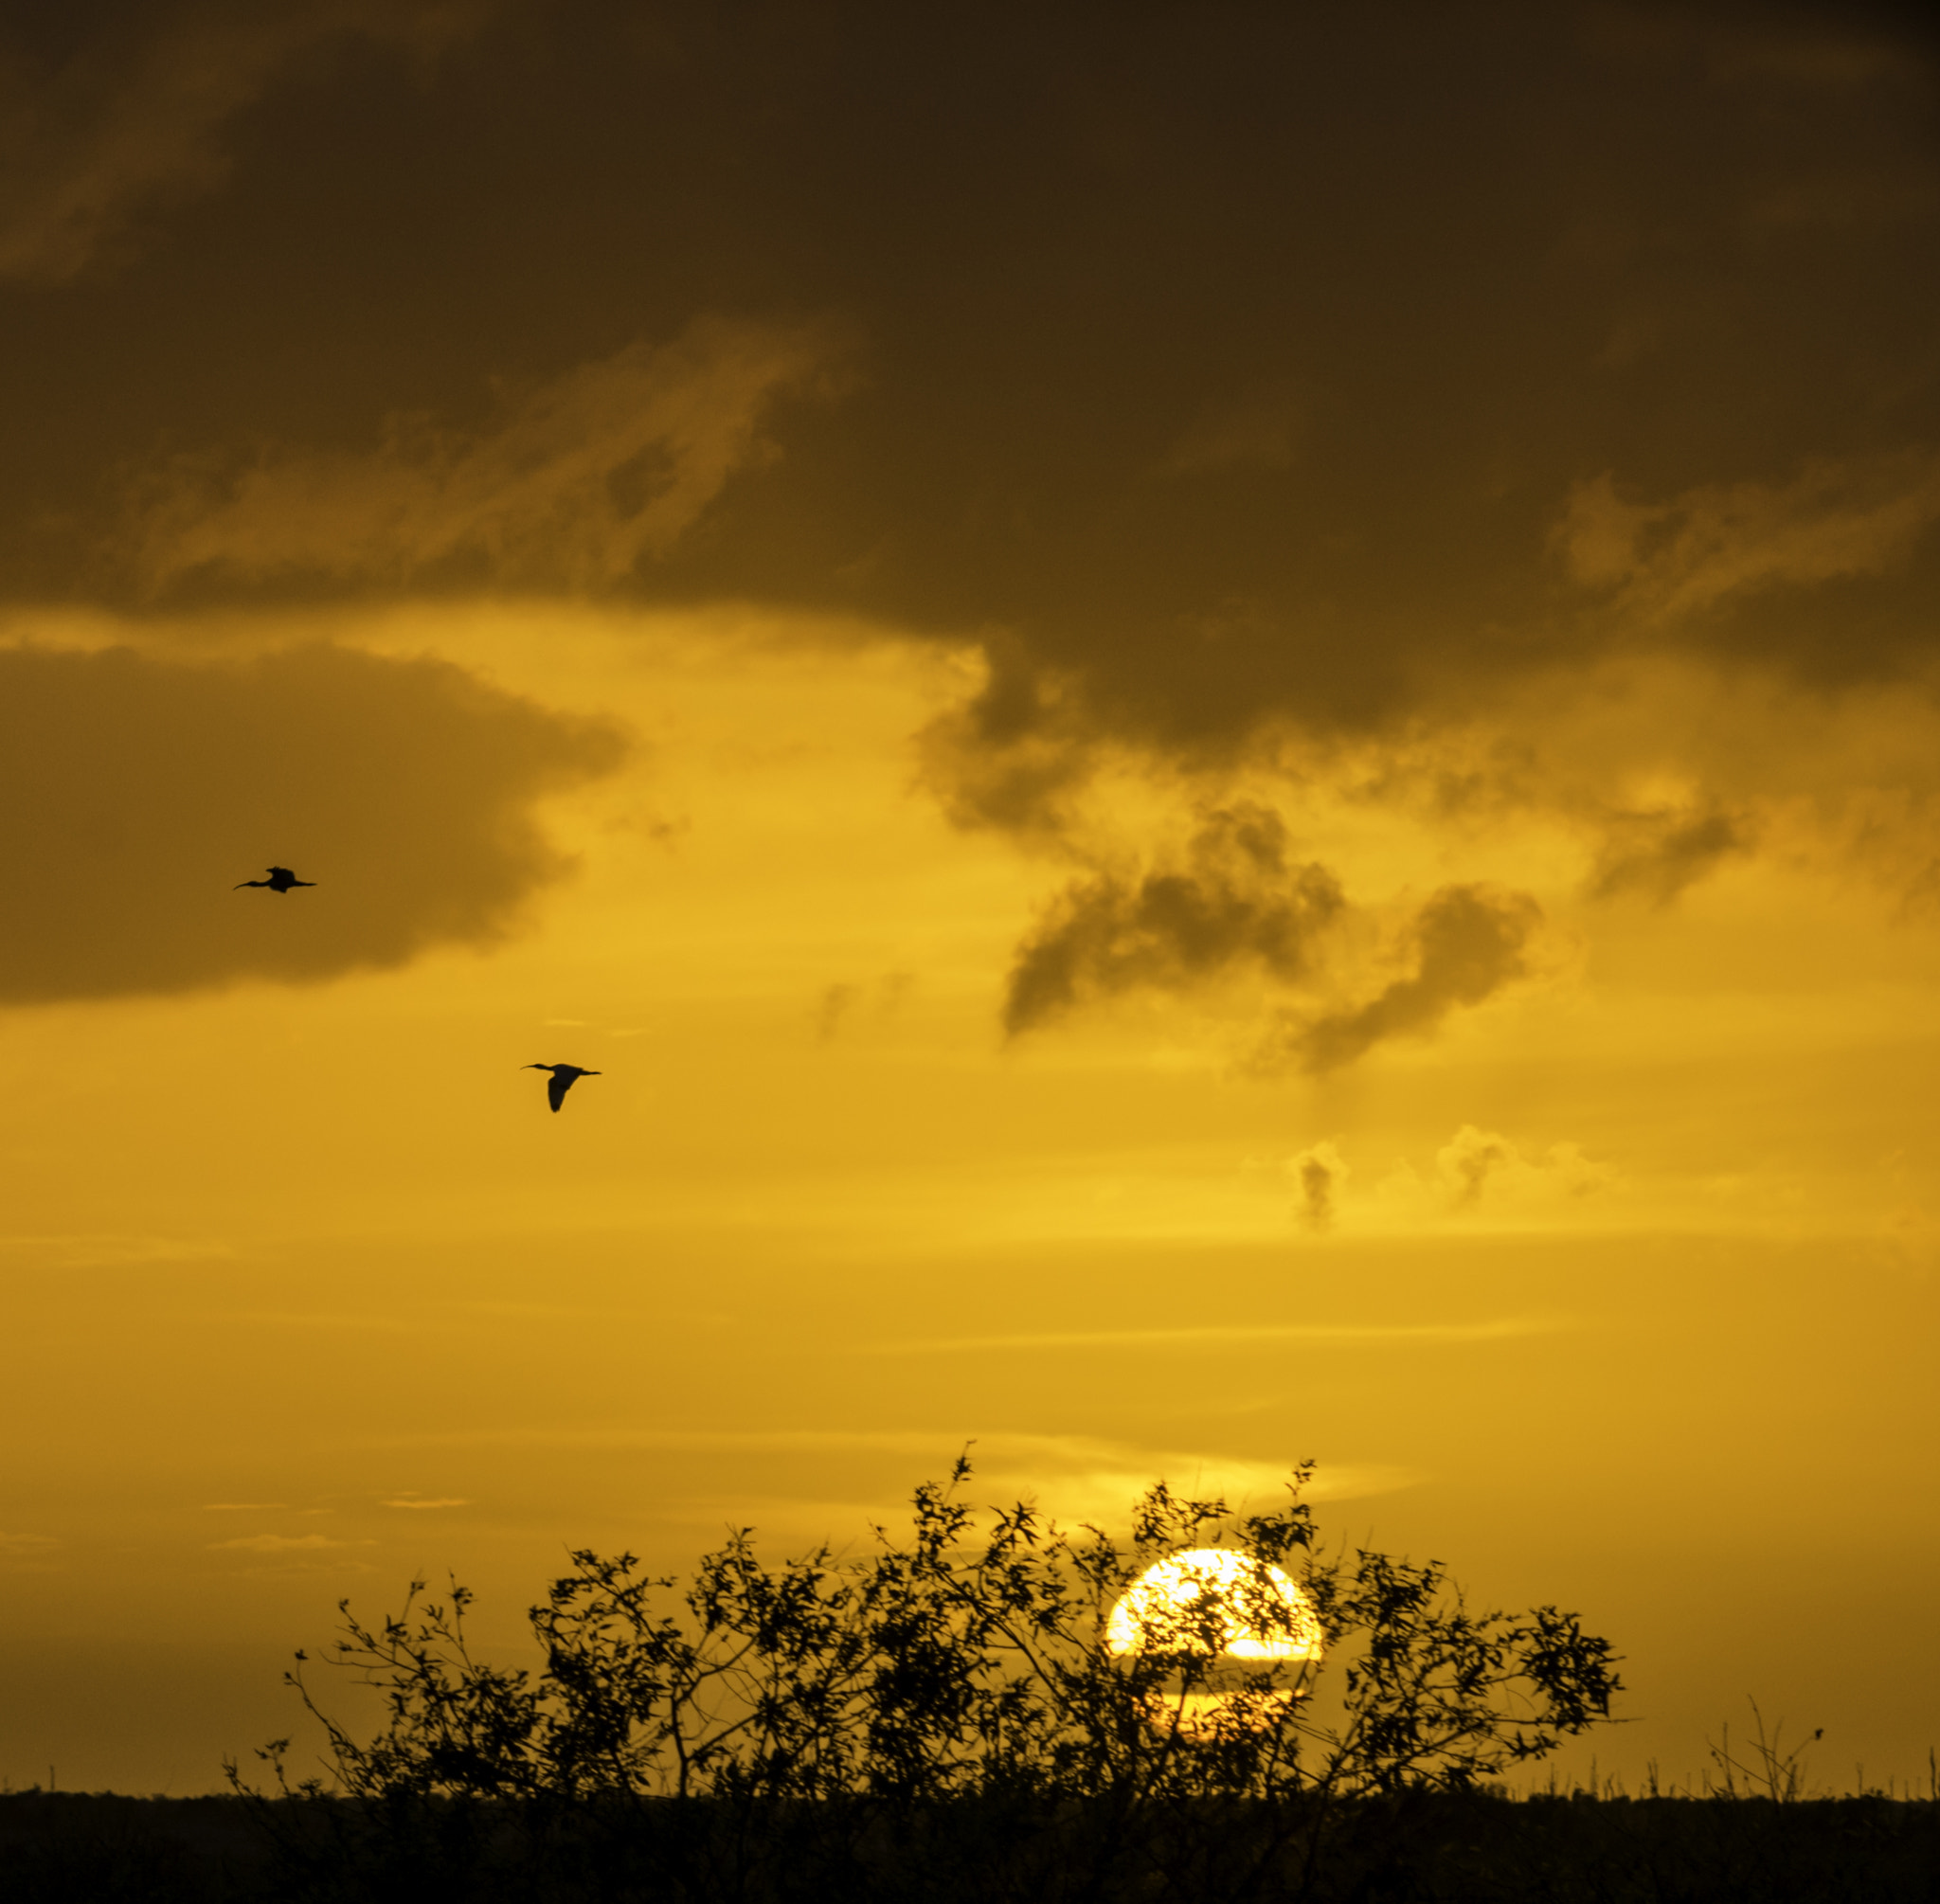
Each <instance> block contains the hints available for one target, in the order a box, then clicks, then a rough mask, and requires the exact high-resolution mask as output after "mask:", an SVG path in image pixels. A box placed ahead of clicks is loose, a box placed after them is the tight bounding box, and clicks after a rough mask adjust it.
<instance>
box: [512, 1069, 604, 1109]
mask: <svg viewBox="0 0 1940 1904" xmlns="http://www.w3.org/2000/svg"><path fill="white" fill-rule="evenodd" d="M521 1069H524V1070H529V1071H550V1072H551V1073H552V1075H551V1076H550V1077H549V1078H548V1079H547V1080H546V1096H547V1099H548V1102H549V1103H550V1104H551V1105H552V1108H553V1109H554V1110H557V1109H558V1108H559V1107H560V1105H563V1104H564V1103H565V1102H566V1092H567V1091H569V1090H571V1089H572V1087H573V1086H574V1085H576V1084H578V1083H579V1081H580V1080H581V1079H582V1078H597V1077H598V1076H599V1075H600V1073H599V1072H598V1071H589V1070H587V1069H585V1067H584V1066H583V1065H525V1066H522V1067H521Z"/></svg>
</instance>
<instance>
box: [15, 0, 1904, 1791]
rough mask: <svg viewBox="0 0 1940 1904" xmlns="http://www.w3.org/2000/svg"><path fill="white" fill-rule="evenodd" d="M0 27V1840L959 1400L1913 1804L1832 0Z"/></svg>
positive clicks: (1897, 1088) (1894, 1037)
mask: <svg viewBox="0 0 1940 1904" xmlns="http://www.w3.org/2000/svg"><path fill="white" fill-rule="evenodd" d="M9 17H10V20H11V21H12V24H11V25H10V26H9V29H8V32H9V38H7V39H6V41H5V42H4V43H0V118H4V123H5V124H6V125H7V126H8V128H9V130H8V132H7V134H6V135H5V137H6V141H7V142H6V144H5V145H4V146H0V339H4V347H5V362H6V364H7V366H8V370H9V383H10V388H9V404H8V428H7V430H6V432H5V433H4V436H0V890H4V891H5V892H6V893H7V895H8V897H9V923H8V925H7V929H6V931H5V933H4V934H0V1069H4V1085H5V1089H4V1090H0V1170H4V1174H5V1176H4V1180H5V1187H6V1200H5V1214H4V1217H0V1278H4V1282H5V1289H6V1301H5V1314H6V1317H7V1324H6V1329H5V1334H4V1338H0V1349H4V1354H5V1357H6V1367H7V1378H6V1380H5V1382H4V1383H0V1419H4V1423H5V1429H4V1434H5V1446H6V1448H7V1452H8V1459H7V1461H6V1464H5V1470H4V1473H5V1478H4V1480H0V1605H4V1607H5V1608H6V1618H5V1620H4V1622H0V1777H4V1778H5V1779H9V1780H10V1781H11V1782H12V1783H14V1784H15V1785H20V1784H27V1783H31V1782H33V1781H34V1780H37V1779H42V1778H44V1777H45V1772H46V1768H47V1767H48V1765H49V1764H50V1763H52V1764H53V1765H55V1767H56V1768H57V1770H58V1774H59V1778H60V1782H61V1783H62V1784H63V1786H67V1787H104V1786H113V1787H117V1788H119V1789H123V1790H149V1789H159V1788H163V1787H167V1788H170V1789H172V1790H174V1791H177V1792H182V1791H190V1790H199V1789H204V1788H207V1787H210V1786H211V1785H213V1784H214V1783H215V1782H216V1779H217V1776H218V1761H219V1759H220V1757H221V1755H222V1753H223V1752H224V1751H231V1752H235V1751H243V1752H246V1751H247V1750H248V1749H249V1748H250V1747H251V1746H252V1745H254V1744H257V1743H260V1741H261V1740H262V1739H264V1738H267V1737H269V1736H271V1735H273V1734H275V1733H280V1732H285V1731H288V1730H289V1729H290V1727H291V1723H292V1720H291V1715H290V1714H289V1712H288V1710H287V1703H286V1699H285V1697H284V1696H283V1695H282V1694H281V1693H280V1692H279V1690H278V1685H277V1678H278V1671H279V1669H280V1666H281V1663H282V1662H283V1660H284V1658H285V1657H286V1655H287V1654H288V1652H289V1651H290V1650H291V1649H293V1648H294V1647H296V1646H297V1645H304V1644H308V1645H312V1646H314V1645H315V1644H318V1643H319V1642H321V1641H324V1640H325V1639H327V1638H328V1637H329V1635H330V1632H331V1630H332V1622H333V1618H334V1614H333V1608H334V1603H335V1601H336V1600H337V1599H338V1598H339V1597H340V1596H342V1595H345V1594H350V1595H351V1596H352V1597H353V1598H354V1599H355V1601H356V1602H357V1604H358V1605H359V1606H360V1608H364V1609H366V1610H367V1611H368V1610H375V1609H376V1608H380V1607H384V1606H387V1605H390V1604H393V1603H394V1602H395V1601H396V1600H397V1599H398V1597H399V1596H400V1593H401V1591H402V1589H403V1586H404V1583H405V1582H406V1581H407V1580H408V1579H409V1578H410V1577H411V1575H412V1574H413V1572H419V1571H425V1572H430V1573H431V1574H432V1576H433V1577H434V1578H436V1577H440V1576H441V1575H442V1573H443V1572H444V1571H445V1570H446V1569H452V1570H456V1571H457V1572H458V1573H459V1575H460V1576H461V1577H462V1578H464V1579H466V1580H468V1581H470V1582H471V1583H472V1584H473V1585H475V1586H476V1588H478V1589H479V1590H480V1592H481V1595H482V1597H483V1608H482V1612H481V1628H482V1631H483V1632H484V1634H485V1637H486V1639H487V1641H488V1642H490V1643H496V1644H504V1645H506V1646H508V1647H510V1646H511V1645H512V1644H514V1643H515V1641H516V1636H517V1631H518V1626H519V1617H520V1614H521V1612H522V1610H523V1608H525V1607H526V1605H528V1604H529V1603H530V1600H531V1599H532V1598H534V1597H535V1596H536V1595H537V1594H538V1592H539V1591H540V1590H541V1589H542V1588H543V1586H544V1584H545V1582H546V1581H547V1580H548V1579H549V1578H550V1577H551V1575H552V1573H553V1572H557V1571H559V1569H560V1566H561V1564H562V1563H563V1560H564V1557H565V1553H566V1549H567V1548H568V1547H572V1546H582V1545H594V1546H602V1547H608V1548H619V1547H621V1546H626V1547H631V1548H632V1549H633V1550H635V1551H636V1552H638V1553H642V1554H645V1555H646V1556H648V1558H649V1559H650V1560H651V1561H652V1562H653V1563H654V1565H655V1566H656V1568H659V1569H666V1570H674V1569H677V1568H679V1567H681V1566H683V1565H684V1564H685V1563H686V1562H687V1561H689V1560H690V1559H691V1558H692V1556H693V1555H695V1554H698V1553H699V1552H700V1551H701V1550H702V1549H703V1548H704V1547H705V1546H706V1545H708V1544H710V1542H712V1541H713V1540H714V1539H715V1538H716V1537H717V1536H718V1535H719V1533H720V1531H721V1530H722V1528H723V1527H724V1526H725V1525H727V1524H730V1523H731V1524H733V1525H737V1526H738V1525H745V1524H753V1525H755V1526H757V1527H759V1528H760V1529H761V1530H763V1536H764V1537H765V1538H766V1539H767V1540H768V1541H769V1542H770V1543H771V1544H772V1546H773V1547H774V1548H775V1549H777V1550H782V1549H789V1548H799V1547H800V1546H802V1545H804V1544H808V1543H811V1542H813V1541H815V1540H817V1539H820V1538H823V1537H834V1538H836V1539H840V1540H848V1539H852V1538H855V1537H858V1536H861V1535H862V1533H863V1530H864V1528H865V1525H866V1523H867V1522H868V1520H869V1519H871V1518H881V1517H882V1516H884V1515H887V1514H889V1513H892V1512H893V1511H894V1510H895V1506H896V1503H897V1501H898V1500H899V1499H901V1498H902V1497H903V1496H904V1495H905V1494H906V1493H907V1489H908V1487H909V1486H910V1485H911V1484H912V1483H913V1482H916V1481H917V1480H919V1479H923V1478H927V1477H933V1476H938V1475H941V1474H942V1473H943V1472H944V1471H945V1468H946V1464H947V1463H948V1462H949V1460H950V1459H951V1457H952V1456H953V1455H954V1454H955V1453H956V1451H957V1449H958V1448H959V1447H960V1446H961V1445H962V1444H963V1443H964V1442H965V1441H968V1440H973V1439H974V1441H975V1442H976V1447H975V1450H974V1459H975V1461H976V1463H977V1467H978V1478H977V1484H978V1486H979V1488H980V1489H982V1490H984V1491H985V1492H986V1493H987V1494H988V1495H989V1497H990V1498H992V1499H997V1498H998V1497H1005V1498H1014V1497H1015V1495H1016V1494H1018V1493H1019V1492H1030V1493H1034V1494H1035V1495H1036V1496H1037V1497H1038V1498H1040V1499H1041V1500H1043V1501H1044V1502H1045V1503H1046V1504H1047V1505H1049V1506H1051V1507H1052V1508H1053V1509H1055V1510H1057V1511H1058V1512H1060V1513H1064V1514H1068V1515H1073V1516H1084V1517H1092V1518H1095V1517H1101V1516H1103V1517H1106V1518H1109V1517H1111V1516H1113V1515H1115V1514H1117V1513H1119V1512H1121V1511H1122V1509H1123V1504H1124V1503H1125V1502H1126V1501H1127V1500H1129V1499H1130V1497H1131V1496H1132V1495H1133V1494H1134V1493H1136V1492H1137V1491H1138V1490H1139V1488H1140V1487H1141V1486H1142V1485H1143V1484H1144V1483H1145V1482H1148V1481H1150V1480H1153V1479H1156V1478H1158V1477H1159V1476H1163V1477H1165V1478H1166V1479H1168V1480H1170V1481H1172V1482H1175V1483H1176V1484H1179V1485H1187V1484H1193V1483H1198V1484H1202V1485H1205V1486H1208V1487H1224V1488H1227V1489H1229V1490H1230V1491H1231V1492H1232V1493H1233V1494H1234V1495H1235V1497H1237V1496H1241V1495H1250V1496H1252V1497H1254V1498H1259V1497H1261V1496H1263V1495H1264V1494H1266V1492H1267V1491H1269V1490H1270V1489H1272V1488H1273V1487H1274V1485H1275V1484H1276V1478H1277V1477H1279V1476H1280V1475H1283V1474H1284V1471H1285V1470H1286V1469H1287V1468H1288V1467H1289V1466H1290V1465H1291V1464H1293V1463H1295V1462H1297V1461H1299V1460H1302V1459H1303V1458H1307V1457H1312V1458H1314V1459H1316V1460H1317V1461H1318V1462H1319V1463H1320V1480H1319V1489H1318V1491H1319V1494H1320V1498H1321V1505H1322V1518H1323V1520H1324V1522H1325V1524H1326V1526H1327V1527H1328V1529H1329V1530H1330V1531H1331V1532H1332V1533H1333V1534H1334V1535H1336V1536H1342V1537H1347V1538H1351V1539H1356V1540H1359V1539H1366V1538H1370V1537H1372V1538H1373V1540H1374V1541H1375V1542H1376V1543H1377V1544H1380V1545H1384V1546H1388V1547H1392V1548H1394V1549H1397V1550H1401V1551H1406V1552H1409V1553H1411V1554H1414V1555H1416V1556H1417V1557H1426V1556H1428V1555H1430V1554H1432V1555H1434V1556H1436V1557H1439V1558H1442V1559H1445V1560H1446V1561H1447V1562H1448V1563H1449V1564H1450V1565H1451V1567H1452V1568H1453V1570H1454V1572H1455V1573H1456V1575H1457V1576H1458V1577H1459V1578H1461V1579H1463V1580H1464V1582H1466V1583H1467V1584H1468V1585H1469V1586H1470V1587H1471V1589H1472V1590H1474V1591H1475V1593H1476V1594H1477V1595H1478V1596H1479V1597H1481V1598H1482V1599H1485V1600H1488V1601H1492V1602H1497V1601H1500V1602H1507V1603H1510V1604H1515V1605H1526V1604H1529V1603H1531V1602H1536V1601H1542V1602H1548V1601H1556V1602H1560V1603H1561V1604H1563V1605H1565V1606H1568V1607H1572V1608H1577V1609H1579V1610H1580V1611H1581V1612H1582V1614H1583V1615H1584V1617H1585V1620H1586V1624H1588V1625H1589V1626H1590V1628H1591V1629H1592V1630H1594V1631H1598V1632H1603V1633H1606V1634H1608V1636H1609V1637H1610V1638H1611V1639H1612V1640H1613V1641H1614V1642H1615V1644H1617V1646H1618V1648H1619V1650H1621V1651H1622V1652H1623V1653H1625V1654H1626V1656H1627V1663H1626V1668H1625V1674H1626V1679H1627V1681H1628V1682H1629V1684H1630V1686H1631V1687H1632V1691H1631V1692H1630V1694H1629V1695H1628V1696H1627V1697H1626V1702H1625V1707H1624V1710H1625V1713H1626V1716H1628V1717H1630V1718H1631V1719H1632V1720H1633V1721H1634V1722H1633V1723H1632V1724H1630V1725H1629V1726H1627V1727H1626V1728H1624V1729H1623V1730H1622V1731H1620V1732H1613V1733H1609V1734H1608V1735H1607V1736H1605V1737H1603V1738H1600V1739H1596V1740H1594V1741H1592V1744H1593V1747H1594V1750H1595V1751H1596V1752H1597V1754H1598V1758H1599V1762H1600V1763H1601V1764H1602V1765H1603V1766H1604V1768H1605V1769H1608V1768H1610V1767H1611V1766H1615V1767H1618V1768H1619V1769H1624V1770H1626V1771H1629V1772H1633V1773H1634V1772H1635V1771H1636V1770H1639V1769H1641V1768H1642V1767H1643V1765H1644V1761H1645V1760H1646V1759H1648V1758H1651V1757H1655V1758H1657V1759H1659V1760H1660V1761H1661V1762H1662V1765H1663V1767H1664V1768H1665V1769H1666V1770H1667V1771H1668V1772H1670V1773H1672V1774H1677V1773H1679V1772H1681V1771H1684V1770H1696V1769H1698V1767H1699V1765H1700V1764H1701V1763H1702V1760H1703V1751H1704V1746H1703V1741H1704V1735H1705V1733H1706V1732H1707V1731H1710V1732H1712V1733H1715V1730H1716V1727H1717V1725H1718V1723H1719V1721H1720V1720H1722V1719H1724V1718H1727V1717H1733V1719H1735V1716H1736V1715H1737V1713H1738V1712H1739V1711H1740V1710H1741V1709H1742V1701H1743V1698H1744V1697H1745V1695H1746V1694H1748V1693H1750V1694H1751V1695H1754V1696H1755V1697H1757V1698H1758V1699H1759V1700H1760V1702H1761V1704H1762V1705H1763V1707H1764V1709H1765V1711H1766V1712H1767V1714H1768V1715H1772V1714H1782V1715H1785V1716H1786V1717H1787V1719H1789V1720H1790V1721H1791V1722H1792V1723H1793V1724H1794V1725H1797V1726H1803V1727H1805V1728H1806V1729H1809V1728H1810V1727H1813V1726H1823V1727H1824V1728H1825V1729H1826V1739H1825V1742H1824V1745H1823V1748H1822V1752H1821V1757H1820V1760H1819V1764H1820V1767H1821V1769H1822V1771H1823V1775H1824V1776H1826V1777H1827V1778H1829V1779H1832V1780H1835V1781H1838V1780H1846V1781H1850V1779H1851V1778H1852V1776H1853V1772H1852V1768H1853V1767H1854V1766H1855V1765H1857V1764H1860V1763H1863V1765H1864V1767H1865V1769H1866V1776H1867V1778H1868V1779H1874V1778H1883V1777H1884V1776H1886V1775H1887V1774H1888V1773H1895V1774H1898V1775H1904V1774H1906V1773H1908V1772H1911V1771H1913V1769H1915V1768H1916V1767H1917V1766H1921V1765H1924V1762H1925V1753H1926V1749H1927V1746H1928V1745H1929V1743H1931V1741H1932V1740H1933V1739H1934V1738H1935V1736H1936V1735H1940V1723H1936V1715H1935V1709H1934V1699H1933V1689H1934V1676H1935V1670H1936V1667H1940V1643H1936V1641H1935V1639H1934V1636H1933V1623H1932V1621H1931V1607H1930V1604H1929V1603H1930V1601H1931V1581H1932V1579H1933V1577H1934V1573H1935V1569H1936V1566H1940V1514H1936V1511H1935V1508H1934V1505H1933V1490H1932V1486H1931V1480H1930V1478H1929V1469H1930V1468H1931V1464H1932V1459H1933V1452H1934V1449H1935V1446H1936V1445H1940V1444H1936V1438H1935V1428H1936V1423H1935V1419H1934V1416H1935V1409H1934V1405H1933V1402H1932V1399H1931V1396H1932V1376H1931V1368H1932V1361H1933V1327H1934V1322H1935V1320H1936V1311H1940V1289H1936V1284H1935V1283H1934V1281H1933V1277H1932V1269H1933V1265H1934V1261H1935V1257H1936V1253H1940V1183H1936V1180H1935V1165H1936V1160H1940V1116H1936V1108H1935V1099H1934V1089H1933V1084H1932V1079H1933V1071H1934V1063H1935V1059H1936V1056H1940V982H1936V977H1935V969H1934V961H1935V954H1936V951H1940V840H1936V837H1935V830H1934V821H1935V816H1936V813H1940V696H1936V688H1940V677H1936V672H1935V667H1934V656H1933V646H1934V644H1933V627H1934V613H1935V610H1934V602H1935V599H1936V597H1935V587H1934V584H1935V583H1936V581H1940V327H1936V325H1935V321H1934V313H1935V312H1936V311H1940V228H1936V227H1940V149H1936V139H1935V112H1936V106H1940V42H1936V40H1935V38H1934V37H1933V35H1932V34H1931V31H1930V30H1929V29H1928V28H1927V27H1925V26H1924V25H1923V23H1922V16H1921V15H1920V14H1918V13H1917V12H1915V11H1913V10H1912V9H1895V8H1891V7H1886V6H1875V7H1866V6H1859V5H1854V4H1849V0H1848V4H1841V5H1840V6H1838V7H1831V6H1824V7H1821V6H1814V5H1806V4H1804V0H1800V4H1783V5H1782V4H1769V5H1754V4H1745V5H1727V4H1722V0H1719V4H1710V5H1697V4H1646V0H1608V4H1605V0H1583V4H1574V5H1572V4H1562V5H1558V4H1555V0H1543V4H1540V5H1537V4H1534V0H1531V4H1516V0H1502V4H1482V0H1478V4H1476V5H1473V6H1468V7H1449V6H1447V5H1446V4H1440V0H1437V4H1428V0H1423V3H1422V4H1419V5H1416V4H1405V3H1402V4H1395V5H1393V6H1391V7H1388V8H1384V9H1334V8H1322V7H1319V6H1315V7H1311V8H1309V7H1302V6H1284V5H1279V4H1275V5H1267V4H1266V0H1231V4H1223V5H1215V6H1209V5H1205V4H1197V0H1195V4H1192V5H1186V4H1183V0H1165V4H1159V0H1132V4H1114V5H1112V6H1109V7H1105V6H1092V5H1085V4H1077V0H1072V4H1054V5H1051V6H1045V5H1043V4H1041V0H1039V4H1033V5H1022V4H1019V5H1015V6H1013V5H993V6H988V7H984V8H979V9H971V10H969V11H967V12H959V13H952V14H945V13H940V12H938V11H937V10H936V9H920V8H919V9H910V8H907V7H903V6H896V5H889V4H887V0H885V4H865V0H831V4H824V5H811V4H807V0H787V4H781V0H773V4H756V0H748V4H739V5H735V6H731V7H723V6H718V5H706V6H703V5H700V4H697V0H696V4H692V5H690V4H686V0H670V3H669V4H665V5H654V6H641V5H637V4H624V5H622V4H619V3H618V0H614V4H610V5H608V4H602V0H568V4H566V5H551V6H540V5H537V4H535V0H384V4H374V0H291V4H287V5H282V6H279V7H278V8H276V9H269V10H268V11H267V12H266V11H265V9H261V8H260V6H255V5H249V4H244V0H207V4H183V0H152V4H148V5H144V6H141V7H137V8H129V7H127V6H114V7H110V6H107V5H75V4H72V0H69V4H64V5H63V6H60V7H54V6H46V7H39V6H33V7H27V8H23V9H11V11H10V15H9ZM273 864H274V865H285V866H289V867H293V868H294V869H296V871H297V872H298V873H299V874H300V875H301V876H303V877H304V878H306V879H310V880H314V881H315V882H316V883H315V885H314V888H313V889H308V890H303V891H296V892H291V893H289V894H285V895H278V894H276V893H272V892H267V891H262V890H243V891H238V890H235V889H234V887H235V882H237V881H239V880H243V879H248V878H252V877H258V876H260V874H261V872H262V871H263V869H264V868H266V867H267V866H270V865H273ZM535 1061H538V1062H544V1063H552V1062H570V1063H573V1064H577V1065H581V1066H584V1067H587V1068H589V1069H596V1070H598V1071H599V1072H600V1073H601V1075H600V1076H598V1077H595V1078H587V1079H584V1081H582V1082H581V1083H580V1084H578V1085H577V1086H576V1087H575V1088H574V1089H573V1092H572V1094H571V1096H570V1098H569V1099H568V1100H567V1102H566V1105H565V1108H564V1109H563V1111H562V1112H561V1113H560V1114H559V1115H558V1116H557V1117H554V1116H552V1115H550V1114H549V1113H548V1110H547V1108H546V1102H545V1088H544V1087H545V1080H544V1079H543V1078H541V1077H540V1076H539V1075H538V1074H537V1073H535V1072H530V1071H521V1069H520V1067H522V1066H526V1065H530V1064H531V1063H533V1062H535ZM1587 1759H1588V1749H1586V1751H1585V1754H1584V1761H1585V1763H1586V1764H1587Z"/></svg>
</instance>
